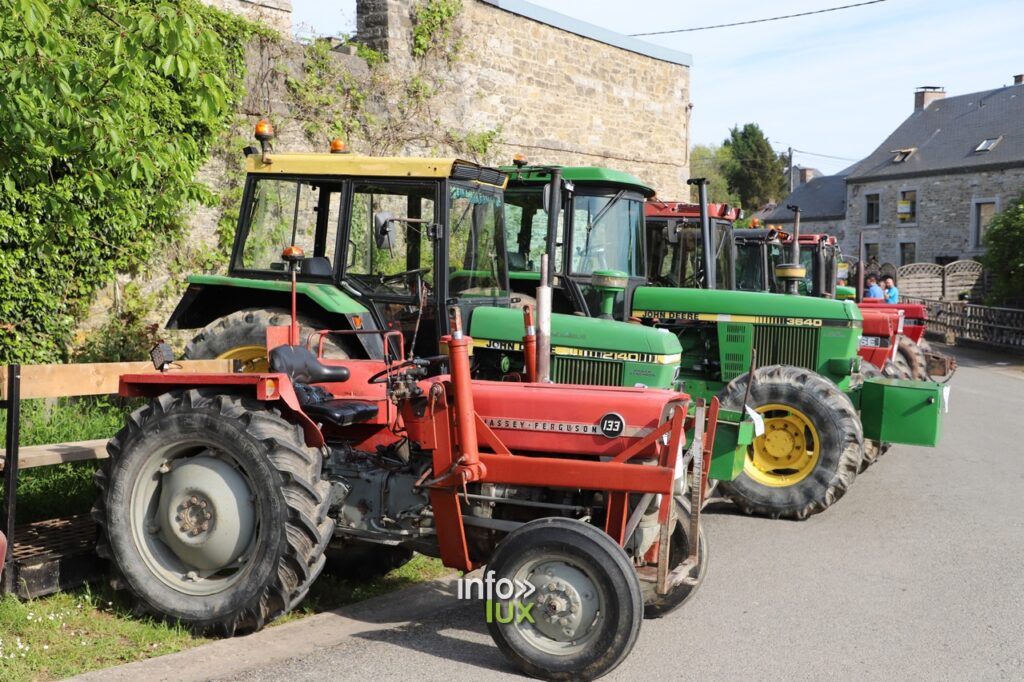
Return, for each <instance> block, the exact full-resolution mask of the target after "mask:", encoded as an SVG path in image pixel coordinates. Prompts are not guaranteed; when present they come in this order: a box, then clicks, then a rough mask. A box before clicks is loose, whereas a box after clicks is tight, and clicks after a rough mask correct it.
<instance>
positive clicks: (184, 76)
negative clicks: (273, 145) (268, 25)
mask: <svg viewBox="0 0 1024 682" xmlns="http://www.w3.org/2000/svg"><path fill="white" fill-rule="evenodd" d="M232 31H233V33H232ZM243 34H244V29H243V22H241V20H232V19H225V18H224V17H223V16H222V15H221V14H220V13H219V12H216V11H215V10H212V9H210V8H206V7H203V6H201V5H199V4H198V3H197V2H196V1H195V0H184V1H183V2H174V1H172V0H145V1H139V0H103V1H102V2H101V1H99V0H62V2H58V3H54V2H48V1H47V0H0V62H2V63H3V64H4V69H2V70H0V131H3V134H2V136H0V190H2V191H0V362H9V361H12V360H22V361H25V360H44V359H55V358H58V357H61V356H63V355H65V353H66V347H67V343H68V341H69V340H70V337H71V334H72V330H73V329H74V324H75V322H76V321H77V319H78V317H79V316H80V314H81V313H82V310H83V308H84V306H85V305H87V303H88V301H89V299H90V298H91V296H92V295H93V294H94V293H95V291H96V290H97V289H98V288H100V287H101V286H102V285H104V284H105V283H107V282H109V281H110V279H111V278H112V277H113V276H114V275H115V274H116V273H120V272H132V271H134V270H137V269H138V268H140V267H142V266H143V264H144V263H145V262H146V260H147V259H148V258H149V256H150V255H151V254H152V253H153V252H154V251H155V250H157V249H161V248H163V245H164V244H165V243H166V242H167V241H168V240H172V239H175V238H176V237H177V235H178V234H179V232H180V228H181V215H180V213H181V210H182V208H183V207H184V206H185V205H186V204H187V202H190V201H195V200H199V199H203V198H206V197H207V193H206V192H205V191H204V189H203V187H202V186H201V185H199V184H197V183H196V181H195V179H194V178H195V174H196V171H197V170H198V168H199V166H200V165H201V164H202V163H203V162H204V161H205V159H206V157H207V155H208V152H209V148H210V146H211V144H212V143H213V141H214V140H215V139H216V137H217V135H219V134H220V132H221V131H222V130H224V128H225V127H226V125H227V123H228V122H229V120H230V117H231V112H232V109H233V106H234V102H235V101H236V99H237V96H238V95H237V93H236V91H235V90H236V88H235V87H232V86H229V85H228V83H229V82H238V81H239V80H240V78H239V74H240V72H241V69H242V68H244V67H243V65H242V50H243V49H244V43H245V37H244V35H243Z"/></svg>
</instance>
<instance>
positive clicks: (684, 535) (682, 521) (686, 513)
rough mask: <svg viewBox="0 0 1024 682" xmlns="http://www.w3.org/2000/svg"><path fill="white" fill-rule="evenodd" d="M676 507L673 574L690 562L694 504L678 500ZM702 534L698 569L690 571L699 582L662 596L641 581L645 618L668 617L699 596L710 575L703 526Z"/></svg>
mask: <svg viewBox="0 0 1024 682" xmlns="http://www.w3.org/2000/svg"><path fill="white" fill-rule="evenodd" d="M675 504H676V525H675V527H674V528H673V529H672V541H671V544H670V547H669V571H671V570H672V569H674V568H675V567H676V566H678V565H679V564H681V563H683V562H684V561H686V558H687V557H688V556H689V553H690V551H689V550H690V537H689V536H690V501H689V500H685V501H681V500H680V499H679V498H678V497H677V498H676V500H675ZM698 535H699V543H698V545H697V566H696V567H694V568H693V569H691V570H690V575H691V576H693V577H694V578H695V579H696V584H695V585H690V584H688V583H680V584H679V585H676V586H675V587H674V588H672V589H671V590H669V592H668V594H658V592H657V589H656V587H657V586H656V585H655V583H651V582H647V581H644V582H641V583H640V590H641V591H642V592H643V595H644V618H661V617H662V616H667V615H668V614H670V613H672V612H673V611H675V610H676V609H678V608H679V607H681V606H682V605H683V604H685V603H686V602H688V601H690V599H691V598H692V597H693V595H694V594H696V592H697V588H699V587H700V586H701V584H703V582H704V576H705V575H706V574H707V572H708V541H707V536H706V535H705V534H704V526H703V525H701V527H700V530H699V533H698Z"/></svg>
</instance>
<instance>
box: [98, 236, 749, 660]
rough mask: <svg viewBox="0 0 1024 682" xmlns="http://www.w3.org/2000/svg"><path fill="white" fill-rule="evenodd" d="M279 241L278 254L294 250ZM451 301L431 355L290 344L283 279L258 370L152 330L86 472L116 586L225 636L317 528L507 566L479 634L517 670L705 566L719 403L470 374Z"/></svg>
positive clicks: (665, 597) (600, 648)
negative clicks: (91, 478)
mask: <svg viewBox="0 0 1024 682" xmlns="http://www.w3.org/2000/svg"><path fill="white" fill-rule="evenodd" d="M282 257H283V258H284V259H285V260H286V261H289V262H292V263H293V272H294V262H295V261H298V260H299V259H301V258H302V254H301V251H300V250H298V249H296V247H294V246H293V247H289V249H286V251H285V253H284V254H283V256H282ZM293 294H294V288H293ZM449 315H450V324H451V327H450V328H451V330H452V332H451V334H450V335H448V336H446V337H445V338H443V339H442V341H443V344H442V348H443V349H444V350H445V351H446V354H445V355H439V356H434V357H427V358H418V357H414V358H405V357H404V356H402V355H400V354H399V355H389V356H388V357H385V358H384V359H370V360H352V359H338V360H331V359H324V358H323V357H322V351H323V348H322V346H323V344H322V340H323V339H324V337H325V336H326V335H327V334H337V333H342V334H358V333H362V332H360V331H352V330H349V331H344V332H336V331H332V330H322V331H318V332H314V333H312V334H310V335H309V336H308V337H307V338H306V340H305V344H304V345H300V343H299V341H300V339H299V331H298V330H299V326H298V322H297V319H298V318H297V315H296V312H295V303H294V295H293V310H292V324H291V326H290V327H271V328H269V329H268V332H267V351H268V364H269V371H265V372H254V373H236V374H184V373H177V372H173V371H168V370H169V369H170V367H171V366H172V363H173V358H172V357H171V356H170V354H169V353H170V349H169V348H166V347H165V346H164V347H158V348H157V349H154V364H155V365H157V366H158V369H161V370H162V372H161V373H160V374H155V375H154V374H134V375H125V376H123V377H121V382H120V394H121V395H123V396H134V397H140V396H141V397H148V398H150V399H151V401H150V403H149V405H148V406H146V407H143V408H141V409H139V410H137V411H136V412H135V413H133V414H132V415H131V417H130V419H129V420H128V423H127V425H126V426H125V428H124V429H122V430H121V431H120V432H119V433H118V434H117V435H116V436H115V437H114V438H113V439H112V440H111V441H110V444H109V446H108V450H109V454H110V459H109V460H108V461H107V462H106V463H105V465H104V467H103V469H102V470H100V471H99V472H98V473H97V478H96V481H97V484H98V486H99V488H100V499H99V501H98V503H97V505H96V507H95V509H94V512H93V514H94V517H95V518H96V520H97V521H98V523H99V525H100V527H101V530H102V532H101V541H100V551H101V554H102V555H104V556H106V557H107V558H109V559H110V560H111V564H112V567H113V570H114V572H115V574H117V575H118V576H119V577H118V578H117V579H116V580H115V581H114V584H115V585H117V586H119V587H121V588H123V589H127V590H128V591H129V592H130V593H131V594H132V595H133V596H134V598H135V600H136V602H137V604H138V606H139V608H140V609H141V610H142V611H143V612H148V613H150V614H154V615H156V616H159V617H162V618H165V619H168V620H172V621H177V622H181V623H184V624H186V625H188V626H190V627H192V628H193V629H195V630H198V631H202V632H215V633H220V634H225V635H233V634H236V633H237V634H240V633H244V632H250V631H254V630H258V629H260V628H262V627H263V626H264V625H265V624H266V623H268V622H270V621H271V620H273V619H274V618H276V617H278V616H280V615H281V614H283V613H285V612H287V611H288V610H290V609H291V608H293V607H294V606H295V605H296V604H297V603H299V602H300V601H301V600H302V599H303V597H304V596H305V594H306V592H307V591H308V589H309V587H310V585H311V583H312V582H313V581H314V580H315V579H316V577H317V576H318V575H319V573H320V572H321V570H322V568H323V566H324V561H325V558H324V552H325V550H326V549H327V547H328V545H331V544H333V545H335V546H336V547H339V548H340V550H341V551H345V549H346V548H350V549H360V550H361V551H363V552H365V551H366V548H370V549H371V550H372V551H377V552H388V551H392V550H393V549H394V548H396V547H397V548H407V549H414V550H416V551H418V552H421V553H424V554H427V555H431V556H438V557H440V558H441V559H442V561H443V562H444V564H445V565H446V566H450V567H453V568H456V569H459V570H461V571H470V570H473V569H476V568H479V567H481V566H483V565H485V564H486V568H487V571H488V573H487V579H486V581H485V582H486V583H487V584H492V583H493V584H502V585H514V586H515V592H514V593H507V594H506V593H503V591H502V590H501V589H498V590H497V591H496V594H494V595H492V594H490V593H487V594H486V595H484V598H485V599H486V600H487V608H486V611H487V620H488V628H489V630H490V633H491V635H492V637H493V638H494V640H495V642H496V643H497V645H498V647H499V648H500V649H501V651H502V652H503V653H504V654H505V655H506V656H507V657H508V658H509V659H510V660H511V661H512V662H513V663H514V664H515V665H517V666H518V667H519V668H520V669H521V670H523V671H524V672H526V673H528V674H530V675H533V676H536V677H541V678H546V679H593V678H596V677H599V676H601V675H603V674H605V673H607V672H609V671H611V670H612V669H614V668H615V667H616V666H617V665H618V664H619V663H621V662H622V660H624V659H625V657H626V656H627V655H628V653H629V651H630V650H631V649H632V647H633V645H634V643H635V641H636V638H637V636H638V633H639V630H640V625H641V621H642V618H643V617H644V616H647V617H656V616H660V615H663V614H666V613H668V612H670V611H672V610H674V609H676V608H678V607H679V606H681V605H682V604H683V603H684V602H685V601H686V600H687V599H688V598H689V597H690V596H691V595H692V594H693V592H694V591H695V589H696V588H697V586H698V585H699V584H700V582H701V580H702V579H703V576H704V571H705V568H706V566H707V563H706V552H707V550H706V540H705V539H704V535H703V532H702V531H701V529H700V510H701V506H702V503H703V498H704V493H705V490H706V489H707V479H708V475H709V472H710V471H711V469H712V461H711V460H712V456H713V450H712V448H713V445H714V441H715V430H716V426H717V423H718V411H719V406H718V401H717V399H714V400H712V401H711V403H710V405H707V406H705V404H704V403H703V401H697V402H696V403H691V400H690V398H689V396H687V395H685V394H681V393H677V392H674V391H670V390H662V389H648V388H618V387H590V386H571V385H559V384H545V383H518V382H488V381H474V380H472V379H471V373H470V360H469V352H470V349H471V348H472V346H473V340H472V339H471V338H470V337H468V336H466V335H465V334H464V333H463V331H462V322H461V316H460V314H459V309H458V307H457V306H452V307H451V308H450V309H449ZM525 327H526V333H525V334H524V339H523V345H524V347H525V348H527V349H529V348H534V347H535V346H534V343H533V342H534V338H533V330H532V325H531V324H529V320H527V325H525ZM366 333H373V334H378V335H382V336H383V337H384V338H382V339H381V341H382V342H383V345H384V347H385V348H395V349H401V348H403V344H402V343H400V342H396V343H392V342H391V340H390V339H389V338H388V337H389V336H393V335H398V334H400V332H397V331H390V332H381V331H368V332H366ZM314 349H317V350H314ZM396 352H399V353H400V351H396ZM444 364H447V365H448V366H449V367H450V374H438V373H437V370H438V369H440V367H441V366H442V365H444ZM530 364H532V363H530ZM687 433H692V434H693V436H692V438H691V440H690V442H689V443H687V442H686V441H687V437H686V434H687ZM737 452H739V455H738V457H740V458H742V449H739V450H735V451H733V452H730V453H729V454H728V455H718V456H715V460H716V463H721V462H719V460H721V459H723V458H732V459H733V460H735V459H736V458H737V454H736V453H737ZM728 464H729V466H728V467H727V468H728V469H729V470H730V471H736V472H738V471H739V470H740V469H741V468H742V462H741V461H739V462H737V461H732V462H730V463H728ZM716 470H717V469H716ZM733 475H735V474H733ZM492 578H493V580H492ZM471 589H472V587H471V586H470V591H471Z"/></svg>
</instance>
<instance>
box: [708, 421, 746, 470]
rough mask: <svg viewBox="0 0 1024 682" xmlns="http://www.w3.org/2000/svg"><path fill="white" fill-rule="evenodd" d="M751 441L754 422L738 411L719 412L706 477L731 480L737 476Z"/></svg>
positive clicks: (741, 468)
mask: <svg viewBox="0 0 1024 682" xmlns="http://www.w3.org/2000/svg"><path fill="white" fill-rule="evenodd" d="M753 442H754V422H752V421H751V420H749V419H747V418H746V417H745V416H744V415H743V414H742V413H740V412H731V411H729V410H722V411H721V412H719V413H718V426H717V428H716V430H715V446H714V449H713V450H712V452H711V466H710V468H709V469H708V478H713V479H716V480H719V481H731V480H733V479H735V478H736V477H737V476H739V475H740V472H741V471H743V464H744V463H745V462H746V459H747V447H748V446H749V445H750V444H751V443H753Z"/></svg>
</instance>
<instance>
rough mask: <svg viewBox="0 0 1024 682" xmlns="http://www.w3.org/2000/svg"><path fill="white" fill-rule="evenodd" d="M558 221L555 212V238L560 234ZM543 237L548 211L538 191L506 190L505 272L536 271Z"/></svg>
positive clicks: (544, 245) (545, 236)
mask: <svg viewBox="0 0 1024 682" xmlns="http://www.w3.org/2000/svg"><path fill="white" fill-rule="evenodd" d="M562 224H563V223H562V219H561V216H559V220H558V239H559V242H561V238H562ZM547 239H548V212H547V211H545V210H544V197H543V195H542V193H541V192H538V191H537V190H535V189H516V190H507V191H506V192H505V245H506V248H507V251H508V270H509V272H535V273H540V257H541V256H543V255H544V254H545V253H547ZM559 245H560V244H559ZM559 253H561V250H559ZM556 268H557V266H556Z"/></svg>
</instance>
